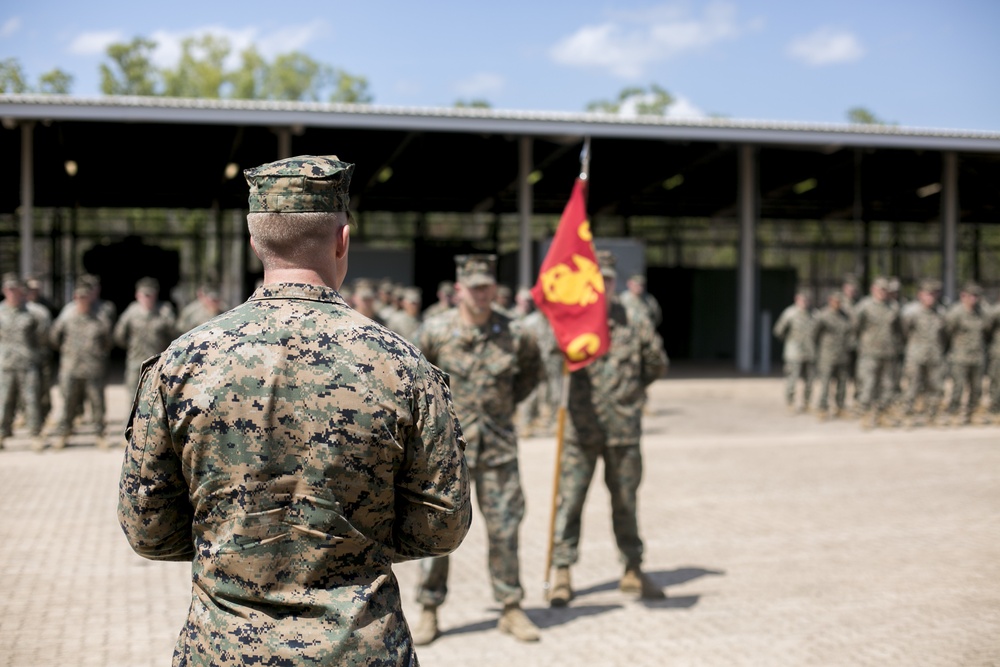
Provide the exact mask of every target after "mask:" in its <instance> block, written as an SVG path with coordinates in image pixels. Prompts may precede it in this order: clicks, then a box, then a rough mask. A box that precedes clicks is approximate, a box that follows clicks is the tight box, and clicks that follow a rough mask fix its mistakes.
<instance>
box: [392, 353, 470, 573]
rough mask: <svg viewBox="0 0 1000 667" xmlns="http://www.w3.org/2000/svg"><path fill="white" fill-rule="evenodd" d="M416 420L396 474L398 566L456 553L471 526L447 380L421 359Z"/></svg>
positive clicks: (457, 429) (466, 479)
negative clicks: (417, 559)
mask: <svg viewBox="0 0 1000 667" xmlns="http://www.w3.org/2000/svg"><path fill="white" fill-rule="evenodd" d="M414 417H415V419H414V425H413V427H412V429H411V432H410V433H409V434H408V441H407V442H406V443H405V444H406V459H405V462H404V464H403V466H402V467H401V468H400V471H399V473H398V474H397V476H396V518H395V522H394V525H393V546H394V547H395V550H396V555H395V560H396V561H397V562H399V561H404V560H411V559H414V558H426V557H430V556H443V555H445V554H448V553H450V552H452V551H454V550H455V549H457V548H458V546H459V545H460V544H461V543H462V540H464V539H465V536H466V534H467V533H468V532H469V526H470V525H471V523H472V503H471V499H470V491H469V486H470V481H469V469H468V466H467V465H466V462H465V439H464V438H463V436H462V428H461V426H460V425H459V423H458V417H456V416H455V410H454V407H453V406H452V402H451V392H450V390H449V389H448V384H447V378H446V376H445V375H444V373H442V372H441V371H440V370H438V369H437V368H435V367H434V366H432V365H431V364H429V363H427V362H426V361H423V360H422V363H421V365H420V367H419V369H418V372H417V377H416V378H415V381H414Z"/></svg>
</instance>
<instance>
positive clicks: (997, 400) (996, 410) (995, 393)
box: [986, 299, 1000, 424]
mask: <svg viewBox="0 0 1000 667" xmlns="http://www.w3.org/2000/svg"><path fill="white" fill-rule="evenodd" d="M989 313H990V315H989V336H990V345H989V349H988V350H987V356H988V366H987V369H986V372H987V374H988V375H989V378H990V397H989V401H990V402H989V406H990V407H989V410H990V416H991V417H992V419H993V421H994V422H996V423H998V424H1000V299H998V300H997V301H996V302H994V303H993V307H992V309H990V311H989Z"/></svg>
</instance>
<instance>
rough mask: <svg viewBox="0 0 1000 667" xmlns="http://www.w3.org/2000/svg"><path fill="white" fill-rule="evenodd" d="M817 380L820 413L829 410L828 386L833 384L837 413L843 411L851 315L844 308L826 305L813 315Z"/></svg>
mask: <svg viewBox="0 0 1000 667" xmlns="http://www.w3.org/2000/svg"><path fill="white" fill-rule="evenodd" d="M815 326H816V329H815V333H814V335H815V337H816V377H817V379H818V380H819V404H818V406H817V407H818V408H819V410H820V412H821V413H826V412H827V411H828V410H829V409H830V383H831V382H832V383H834V393H833V401H834V406H835V407H836V411H837V412H838V413H839V412H841V411H843V409H844V402H845V400H846V397H847V380H848V378H849V377H850V372H849V370H848V364H849V363H850V358H851V349H850V342H849V341H850V339H851V335H852V325H851V318H850V316H849V315H848V314H847V313H846V312H844V309H843V308H834V307H832V306H829V305H828V306H827V307H825V308H823V310H821V311H819V313H817V314H816V318H815Z"/></svg>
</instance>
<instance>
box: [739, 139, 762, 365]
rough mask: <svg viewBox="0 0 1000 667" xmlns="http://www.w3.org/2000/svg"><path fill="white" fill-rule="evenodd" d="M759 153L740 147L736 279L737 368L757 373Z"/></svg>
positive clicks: (752, 148) (746, 146) (747, 147)
mask: <svg viewBox="0 0 1000 667" xmlns="http://www.w3.org/2000/svg"><path fill="white" fill-rule="evenodd" d="M756 159H757V152H756V148H755V147H754V146H751V145H749V144H743V145H741V146H740V148H739V195H738V196H739V216H740V247H739V267H738V269H737V276H736V310H737V315H736V368H737V369H738V370H739V371H740V372H743V373H749V372H751V371H753V361H754V338H755V336H754V333H755V331H756V327H755V326H754V321H755V319H756V317H755V316H756V311H757V291H758V290H757V273H758V272H757V215H758V208H757V202H758V194H757V161H756Z"/></svg>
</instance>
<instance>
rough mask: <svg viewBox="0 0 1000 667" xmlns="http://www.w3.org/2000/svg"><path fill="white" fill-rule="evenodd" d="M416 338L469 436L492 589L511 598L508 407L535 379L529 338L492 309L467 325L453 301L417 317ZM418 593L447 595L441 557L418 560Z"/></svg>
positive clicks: (534, 350)
mask: <svg viewBox="0 0 1000 667" xmlns="http://www.w3.org/2000/svg"><path fill="white" fill-rule="evenodd" d="M417 343H418V345H419V347H420V349H421V350H423V352H424V354H425V355H427V358H428V359H429V360H430V361H431V363H434V364H437V365H438V366H440V367H441V369H442V370H444V371H445V372H446V373H448V375H449V376H450V378H451V390H452V392H453V395H454V400H455V410H456V412H457V413H458V418H459V420H460V421H461V422H462V430H463V432H464V433H465V438H466V441H467V443H468V445H467V449H466V457H467V459H468V462H469V467H470V469H471V471H472V475H473V479H474V481H475V485H476V500H477V501H478V503H479V508H480V510H481V511H482V513H483V519H484V520H485V522H486V532H487V535H488V541H489V557H488V561H489V570H490V578H491V581H492V584H493V596H494V598H495V599H496V600H497V601H498V602H502V603H504V604H511V603H515V602H519V601H520V600H521V599H523V597H524V590H523V588H522V586H521V582H520V572H519V570H520V568H519V563H518V555H517V553H518V527H519V526H520V523H521V520H522V519H523V517H524V495H523V492H522V489H521V483H520V475H519V473H518V465H517V434H516V432H515V428H514V413H515V406H516V405H517V404H518V403H519V402H520V401H522V400H523V399H524V398H525V397H527V396H528V394H530V393H531V391H532V389H534V387H535V385H537V384H538V382H539V380H540V379H541V373H542V365H541V360H540V358H539V354H538V347H537V345H536V344H535V341H534V339H533V338H532V337H531V336H530V335H528V334H527V333H526V332H525V331H524V330H523V329H521V327H520V326H519V324H518V323H517V322H515V321H512V320H511V319H510V318H508V317H506V316H504V315H502V314H500V313H498V312H496V311H492V312H491V314H490V319H489V320H488V321H487V322H486V324H484V325H483V326H475V325H472V324H467V323H465V322H464V321H463V320H462V317H461V311H460V310H459V309H457V308H454V309H451V310H447V311H445V312H444V313H442V314H441V315H438V316H436V317H433V318H430V319H427V320H424V323H423V325H422V326H421V327H420V330H419V331H418V332H417ZM422 565H423V568H424V571H423V577H422V581H421V582H420V586H419V589H418V593H417V600H418V601H419V602H420V603H421V604H423V605H428V606H437V605H439V604H441V603H442V602H443V601H444V598H445V595H446V594H447V573H448V563H447V562H446V560H445V559H440V558H437V559H434V560H433V561H431V562H427V563H423V564H422Z"/></svg>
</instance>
